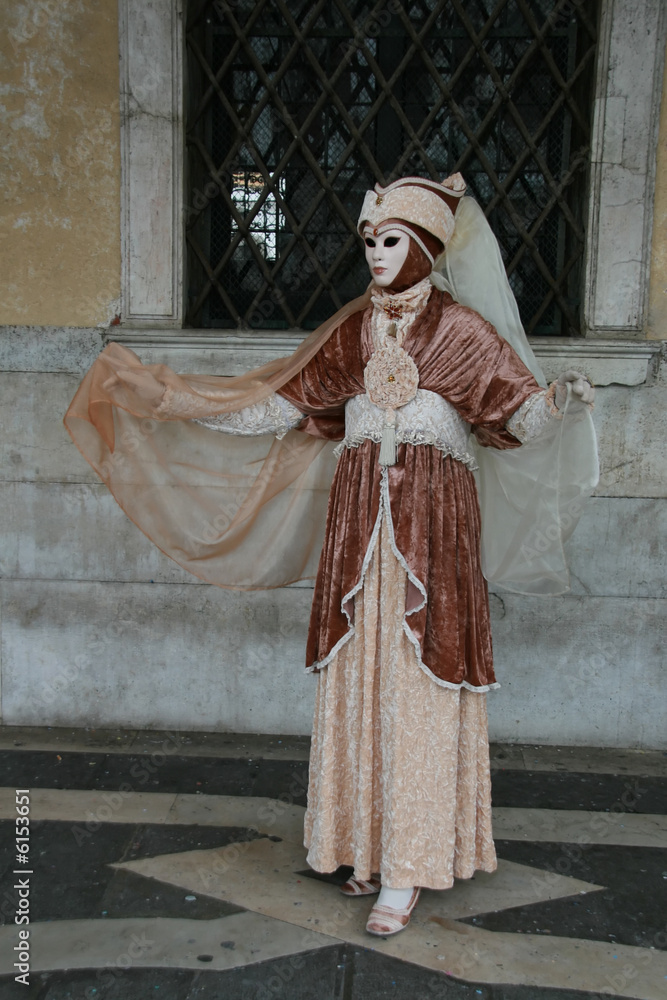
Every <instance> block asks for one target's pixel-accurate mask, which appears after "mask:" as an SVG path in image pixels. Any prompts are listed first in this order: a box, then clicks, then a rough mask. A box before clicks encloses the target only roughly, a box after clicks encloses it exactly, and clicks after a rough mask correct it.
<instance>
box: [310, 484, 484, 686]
mask: <svg viewBox="0 0 667 1000" xmlns="http://www.w3.org/2000/svg"><path fill="white" fill-rule="evenodd" d="M385 515H386V517H387V526H388V528H389V541H390V544H391V549H392V552H393V553H394V555H395V557H396V559H397V560H398V562H399V564H400V566H401V567H402V569H403V570H404V571H405V573H406V575H407V577H408V580H409V581H410V583H412V584H413V585H414V586H415V587H416V588H417V590H418V591H419V593H420V594H421V595H422V601H421V604H418V605H416V607H414V608H411V609H410V611H406V612H405V613H404V615H403V631H404V632H405V635H406V636H407V638H408V640H409V641H410V642H411V643H412V645H413V646H414V650H415V656H416V658H417V663H418V665H419V667H420V668H421V669H422V670H423V671H424V673H425V674H426V675H427V676H428V677H430V678H431V680H432V681H433V682H434V683H435V684H437V685H438V686H439V687H444V688H450V689H453V690H458V689H459V688H462V687H463V688H466V690H468V691H474V692H475V693H477V694H483V693H485V692H486V691H491V690H493V689H495V688H499V687H500V684H499V683H498V681H495V682H494V683H493V684H484V685H480V686H479V687H474V686H473V685H472V684H470V683H469V682H468V681H461V683H460V684H454V683H452V681H445V680H443V679H442V678H441V677H437V676H436V675H435V674H434V673H433V671H432V670H431V669H430V667H428V666H427V665H426V664H425V663H424V661H423V660H422V658H421V646H420V644H419V639H418V638H417V636H416V635H415V634H414V632H413V631H412V629H411V628H410V626H409V625H408V623H407V616H408V615H414V614H416V613H417V612H418V611H421V610H422V608H423V607H424V606H425V605H426V602H427V600H428V596H427V593H426V588H425V586H424V584H423V583H422V582H421V580H419V579H418V578H417V577H416V576H415V575H414V573H413V572H412V570H411V569H410V567H409V566H408V564H407V562H406V560H405V557H404V556H403V553H402V552H400V551H399V548H398V546H397V544H396V536H395V534H394V522H393V520H392V517H391V501H390V497H389V476H388V474H387V470H386V468H382V479H381V482H380V506H379V509H378V515H377V518H376V519H375V524H374V525H373V532H372V534H371V537H370V540H369V543H368V548H367V549H366V555H365V556H364V561H363V564H362V567H361V573H360V574H359V580H358V581H357V583H356V584H355V585H354V587H353V588H352V590H350V591H349V592H348V593H347V594H345V596H344V597H343V598H342V600H341V602H340V604H341V610H342V612H343V614H344V615H345V617H346V618H347V622H348V631H347V632H346V633H345V635H344V636H342V637H341V638H340V639H339V640H338V642H337V643H336V645H335V646H334V647H333V649H331V650H330V651H329V652H328V653H327V655H326V656H325V657H324V658H323V659H322V660H317V661H316V662H315V663H313V664H311V666H309V667H306V673H308V674H312V673H314V672H315V671H317V670H321V669H322V668H323V667H326V666H328V665H329V663H331V661H332V660H333V658H334V656H335V655H336V654H337V653H338V651H339V650H340V649H342V647H343V646H344V645H345V644H346V643H347V642H349V641H350V639H351V638H352V636H353V635H355V628H354V625H353V623H352V619H351V618H350V615H349V614H348V611H347V608H346V604H348V603H349V602H350V601H351V600H352V598H353V597H354V596H355V594H358V593H359V591H360V590H361V588H362V587H363V585H364V581H365V578H366V573H367V572H368V567H369V566H370V562H371V559H372V557H373V553H374V551H375V548H376V546H377V540H378V535H379V534H380V525H381V524H382V518H383V516H385Z"/></svg>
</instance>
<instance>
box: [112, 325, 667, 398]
mask: <svg viewBox="0 0 667 1000" xmlns="http://www.w3.org/2000/svg"><path fill="white" fill-rule="evenodd" d="M304 336H305V334H304V332H303V331H301V330H285V331H280V332H276V331H272V330H257V331H254V330H253V331H252V332H250V333H239V332H236V331H226V330H218V331H216V332H215V333H214V332H212V331H210V330H192V331H189V330H188V331H187V332H186V331H178V332H176V331H174V330H173V329H165V330H145V329H144V330H142V329H136V330H133V329H128V328H127V327H123V328H118V327H116V328H115V329H113V330H110V331H108V333H107V336H106V340H107V342H109V341H111V340H115V341H117V342H118V343H120V344H124V345H125V346H126V347H129V348H131V349H132V350H134V351H136V352H137V353H138V354H139V355H140V357H141V359H142V360H143V361H144V362H146V363H148V364H151V363H159V362H161V361H162V362H166V363H167V364H169V365H170V367H172V368H174V369H175V370H177V371H179V370H180V371H197V372H199V373H202V374H207V373H210V374H215V373H217V374H220V375H223V374H224V375H239V374H241V373H242V372H246V371H248V370H249V369H251V368H257V367H259V366H260V365H263V364H265V363H266V362H267V361H272V360H274V359H275V358H280V357H284V356H285V355H287V354H291V353H292V351H294V350H295V349H296V348H297V347H298V346H299V344H300V343H301V341H302V340H303V339H304ZM530 343H531V346H532V348H533V350H534V351H535V354H536V355H537V358H538V360H539V362H540V364H541V365H542V368H543V369H544V373H545V375H546V377H547V379H549V380H551V379H553V378H556V377H557V376H558V375H559V374H560V373H561V372H563V371H565V370H566V369H568V368H576V369H577V370H579V371H581V372H583V373H584V374H585V375H587V376H588V377H589V378H590V379H591V381H592V382H594V383H595V385H600V386H602V385H611V384H612V383H613V384H615V385H630V386H631V385H641V384H643V383H645V382H651V381H653V378H654V377H655V374H656V369H657V365H658V363H659V360H660V355H661V353H662V346H663V344H662V341H658V340H656V341H641V342H638V341H637V340H631V341H623V340H611V341H601V340H589V341H586V340H582V339H580V338H571V339H570V338H560V337H559V338H552V337H550V338H548V340H547V339H546V338H543V337H539V338H538V337H534V338H531V341H530ZM195 366H196V367H195Z"/></svg>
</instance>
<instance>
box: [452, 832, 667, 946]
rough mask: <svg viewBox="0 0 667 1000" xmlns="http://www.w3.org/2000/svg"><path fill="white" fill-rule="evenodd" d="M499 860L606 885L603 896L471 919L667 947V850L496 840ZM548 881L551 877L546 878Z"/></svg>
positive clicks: (514, 929) (494, 926) (495, 926)
mask: <svg viewBox="0 0 667 1000" xmlns="http://www.w3.org/2000/svg"><path fill="white" fill-rule="evenodd" d="M496 850H497V852H498V856H499V857H501V858H505V859H506V860H508V861H516V862H518V863H519V864H523V865H531V866H532V867H535V868H540V869H542V870H543V871H545V873H549V872H558V873H559V874H562V875H568V876H571V877H573V878H579V879H583V880H584V881H586V882H594V883H595V884H596V885H601V886H605V888H604V889H603V890H602V891H600V892H591V893H587V894H586V895H584V896H575V897H566V898H561V899H553V900H547V901H545V902H541V903H537V902H536V903H532V904H531V905H530V906H518V907H514V908H513V909H509V910H503V911H502V912H501V913H489V914H484V915H481V916H477V917H469V918H467V919H466V920H465V921H463V922H464V923H468V924H474V926H475V927H483V928H486V929H487V930H492V931H509V932H511V933H522V934H530V933H532V934H537V933H549V934H552V935H554V936H559V937H574V938H583V939H586V940H592V941H607V942H612V943H615V944H627V945H635V946H638V947H643V948H651V947H655V948H660V949H665V948H666V947H667V933H666V931H667V924H666V922H667V850H661V849H660V848H648V847H612V846H609V845H602V844H590V845H581V846H580V845H577V844H548V843H539V844H531V843H523V842H520V841H508V840H500V841H496ZM546 878H547V879H548V874H546Z"/></svg>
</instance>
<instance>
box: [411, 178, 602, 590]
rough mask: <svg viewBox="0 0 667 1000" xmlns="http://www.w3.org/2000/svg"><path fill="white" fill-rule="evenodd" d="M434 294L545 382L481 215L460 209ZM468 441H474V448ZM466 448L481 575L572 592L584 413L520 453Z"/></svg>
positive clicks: (593, 462) (585, 461)
mask: <svg viewBox="0 0 667 1000" xmlns="http://www.w3.org/2000/svg"><path fill="white" fill-rule="evenodd" d="M431 281H432V282H433V284H434V285H435V286H436V287H438V288H441V289H444V290H446V291H449V292H450V293H451V294H452V295H453V296H454V298H455V299H456V300H457V301H458V302H460V303H461V304H462V305H466V306H469V307H470V308H472V309H475V310H476V312H478V313H480V314H481V315H482V316H483V317H484V319H486V320H488V322H489V323H492V324H493V326H495V328H496V330H497V331H498V333H499V334H500V335H501V337H504V339H505V340H506V341H507V342H508V343H509V344H511V346H512V347H513V348H514V350H515V351H516V353H517V354H518V355H519V357H520V358H521V360H522V361H523V362H524V364H525V365H526V367H527V368H529V369H530V371H531V372H532V373H533V375H534V376H535V378H536V380H537V381H538V383H539V384H540V385H541V386H546V384H547V383H546V379H545V377H544V373H543V371H542V369H541V368H540V365H539V363H538V361H537V358H536V357H535V354H534V352H533V350H532V348H531V346H530V344H529V343H528V340H527V338H526V334H525V331H524V329H523V326H522V323H521V319H520V317H519V309H518V307H517V303H516V299H515V297H514V293H513V292H512V289H511V287H510V284H509V281H508V280H507V275H506V273H505V267H504V264H503V260H502V257H501V254H500V247H499V246H498V241H497V239H496V237H495V236H494V234H493V231H492V229H491V227H490V226H489V223H488V222H487V220H486V217H485V215H484V212H483V211H482V209H481V208H480V206H479V205H478V204H477V202H476V201H475V200H474V199H473V198H470V197H464V198H462V199H461V202H460V204H459V207H458V210H457V213H456V229H455V231H454V236H453V237H452V239H451V242H450V243H449V245H448V247H447V249H446V251H445V253H444V254H442V255H441V257H440V258H439V259H438V260H437V261H436V265H435V268H434V270H433V272H432V274H431ZM471 440H472V439H471ZM473 447H474V449H475V452H476V458H477V461H478V464H479V471H478V472H477V473H476V478H477V485H478V492H479V500H480V508H481V512H482V567H483V570H484V575H485V576H486V578H487V580H489V582H491V583H497V584H499V585H501V586H503V587H504V588H505V589H507V590H512V591H516V592H518V593H525V594H560V593H563V592H564V591H566V590H567V589H568V588H569V573H568V568H567V559H566V554H565V550H564V544H565V542H566V540H567V539H568V537H569V536H570V535H571V534H572V531H573V530H574V528H575V526H576V524H577V521H578V520H579V517H580V515H581V512H582V510H583V505H584V501H585V499H586V497H587V496H589V495H590V493H591V492H592V491H593V489H594V488H595V486H596V485H597V482H598V475H599V468H598V457H597V442H596V437H595V429H594V427H593V421H592V418H591V414H590V411H589V409H588V407H582V406H581V405H579V404H578V402H577V400H576V399H574V398H572V397H571V396H570V395H569V394H568V401H567V404H566V407H565V410H564V414H563V417H562V419H559V420H554V421H552V422H551V425H549V426H548V427H547V428H546V429H545V430H544V431H543V433H542V434H541V435H540V436H539V437H537V438H535V439H533V440H532V441H529V442H527V443H526V444H524V445H522V446H521V448H517V449H513V450H509V451H499V450H497V449H495V448H482V447H481V446H479V445H478V444H477V443H476V442H474V444H473Z"/></svg>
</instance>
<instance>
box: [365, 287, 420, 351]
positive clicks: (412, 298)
mask: <svg viewBox="0 0 667 1000" xmlns="http://www.w3.org/2000/svg"><path fill="white" fill-rule="evenodd" d="M432 290H433V285H432V284H431V281H430V279H429V278H422V280H421V281H418V282H417V284H416V285H411V286H410V288H406V289H405V291H404V292H388V291H387V290H386V289H384V288H376V289H374V290H373V292H372V293H371V302H372V303H373V320H372V327H373V343H374V346H375V348H376V349H377V348H379V347H381V346H384V345H385V344H386V343H387V338H388V337H391V338H392V339H395V342H396V343H397V344H398V345H399V347H400V346H401V344H402V343H403V340H404V339H405V335H406V333H407V332H408V330H409V328H410V327H411V326H412V324H413V322H414V321H415V319H416V318H417V316H418V315H419V313H420V312H421V311H422V309H423V308H424V306H425V305H426V303H427V302H428V300H429V296H430V294H431V291H432Z"/></svg>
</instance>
